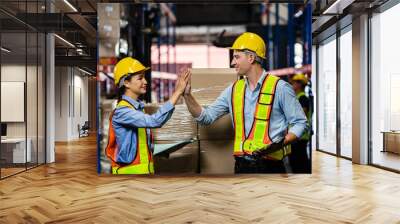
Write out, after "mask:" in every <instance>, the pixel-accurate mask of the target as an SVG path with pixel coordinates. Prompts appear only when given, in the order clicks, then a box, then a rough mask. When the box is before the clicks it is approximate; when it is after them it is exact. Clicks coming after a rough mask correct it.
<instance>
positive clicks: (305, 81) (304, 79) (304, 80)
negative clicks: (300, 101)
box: [292, 73, 308, 85]
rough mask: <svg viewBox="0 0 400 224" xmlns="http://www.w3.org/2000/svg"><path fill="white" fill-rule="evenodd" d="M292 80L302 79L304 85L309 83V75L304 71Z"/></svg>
mask: <svg viewBox="0 0 400 224" xmlns="http://www.w3.org/2000/svg"><path fill="white" fill-rule="evenodd" d="M292 81H300V82H301V83H303V84H304V85H307V83H308V79H307V76H305V75H304V74H302V73H300V74H296V75H294V76H293V78H292Z"/></svg>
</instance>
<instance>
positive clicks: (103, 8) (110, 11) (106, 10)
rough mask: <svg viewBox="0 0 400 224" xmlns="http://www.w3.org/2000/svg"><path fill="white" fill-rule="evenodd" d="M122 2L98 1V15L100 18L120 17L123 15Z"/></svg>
mask: <svg viewBox="0 0 400 224" xmlns="http://www.w3.org/2000/svg"><path fill="white" fill-rule="evenodd" d="M120 7H121V4H119V3H98V4H97V15H98V17H99V19H103V18H108V19H120V15H121V11H120V10H121V9H120Z"/></svg>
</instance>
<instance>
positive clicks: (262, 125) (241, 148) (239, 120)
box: [232, 75, 291, 160]
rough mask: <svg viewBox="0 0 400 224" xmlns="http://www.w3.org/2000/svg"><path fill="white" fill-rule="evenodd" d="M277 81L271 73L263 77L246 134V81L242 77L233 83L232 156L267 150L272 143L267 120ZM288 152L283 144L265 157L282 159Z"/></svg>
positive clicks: (288, 147) (269, 115)
mask: <svg viewBox="0 0 400 224" xmlns="http://www.w3.org/2000/svg"><path fill="white" fill-rule="evenodd" d="M278 81H279V78H278V77H277V76H273V75H267V77H266V78H265V79H264V81H263V84H262V86H261V90H260V93H259V96H258V100H257V105H256V109H255V112H254V121H253V125H252V127H251V131H250V133H249V135H248V136H245V133H246V132H245V125H244V105H245V102H244V100H245V90H246V82H245V80H244V79H241V80H238V81H236V82H235V83H234V84H233V87H232V88H233V89H232V112H233V123H234V130H235V139H234V149H233V155H234V156H242V155H244V154H249V155H251V154H252V153H253V152H254V151H258V150H268V147H269V146H270V145H271V144H272V141H271V138H270V137H269V125H270V123H269V122H270V117H271V112H272V104H273V102H274V96H275V89H276V85H277V83H278ZM290 152H291V148H290V146H285V147H283V148H282V149H279V150H277V151H274V152H271V153H268V154H267V156H266V158H267V159H273V160H282V159H283V158H284V157H285V156H287V155H289V154H290Z"/></svg>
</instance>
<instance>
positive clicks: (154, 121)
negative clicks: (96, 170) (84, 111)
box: [112, 95, 175, 163]
mask: <svg viewBox="0 0 400 224" xmlns="http://www.w3.org/2000/svg"><path fill="white" fill-rule="evenodd" d="M122 99H124V100H126V101H128V102H129V103H130V104H132V106H134V107H135V110H133V109H132V108H129V107H119V108H116V109H115V112H114V116H113V118H112V125H113V128H114V132H115V137H116V141H117V145H118V155H117V158H116V160H117V161H116V162H121V163H131V162H132V161H133V160H134V159H135V157H136V150H137V146H136V143H137V139H136V136H137V131H138V128H147V129H146V132H147V136H150V128H159V127H161V126H162V125H164V124H165V123H166V122H167V121H168V120H169V119H170V118H171V116H172V113H173V111H174V108H175V107H174V106H173V105H172V104H171V103H170V102H167V103H165V104H164V105H163V106H161V107H160V108H159V109H158V111H157V112H156V113H154V114H152V115H148V114H145V113H144V112H143V111H142V110H143V108H144V104H143V103H142V102H140V101H136V100H134V99H132V98H130V97H128V96H125V95H124V96H122ZM148 145H149V147H150V150H153V145H152V142H151V139H150V138H148Z"/></svg>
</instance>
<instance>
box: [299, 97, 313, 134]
mask: <svg viewBox="0 0 400 224" xmlns="http://www.w3.org/2000/svg"><path fill="white" fill-rule="evenodd" d="M302 96H305V97H307V96H306V94H305V93H304V91H301V92H299V93H298V94H297V95H296V97H297V100H299V99H300V97H302ZM306 116H307V124H308V125H310V121H311V110H310V108H308V112H307V114H306ZM300 139H301V140H304V141H308V140H310V132H309V131H307V130H305V131H304V133H303V135H301V137H300Z"/></svg>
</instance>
